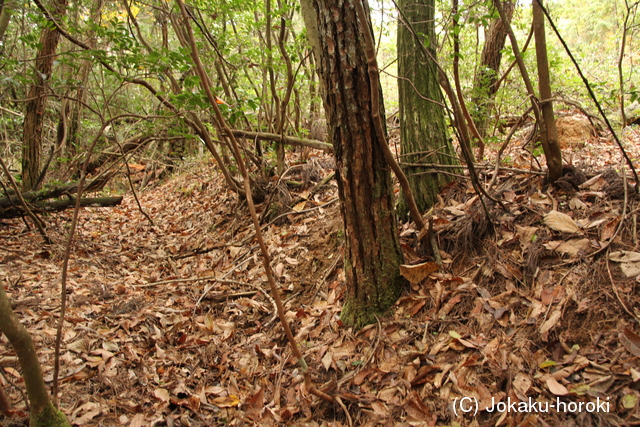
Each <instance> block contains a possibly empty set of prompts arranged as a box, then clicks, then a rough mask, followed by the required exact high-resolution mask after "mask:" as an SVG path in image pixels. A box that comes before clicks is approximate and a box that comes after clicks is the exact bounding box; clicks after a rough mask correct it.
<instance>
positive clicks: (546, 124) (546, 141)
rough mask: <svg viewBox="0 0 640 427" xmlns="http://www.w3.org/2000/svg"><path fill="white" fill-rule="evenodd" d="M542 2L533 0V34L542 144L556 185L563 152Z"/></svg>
mask: <svg viewBox="0 0 640 427" xmlns="http://www.w3.org/2000/svg"><path fill="white" fill-rule="evenodd" d="M540 2H541V0H533V2H532V3H531V7H532V9H533V34H534V36H535V40H536V60H537V63H538V84H539V90H540V101H541V104H542V105H541V107H540V110H541V113H542V122H541V123H540V143H541V144H542V148H543V149H544V154H545V157H546V159H547V167H548V168H549V176H548V180H549V182H550V183H552V184H553V183H554V182H555V181H556V180H557V179H558V178H560V177H561V176H562V151H560V144H559V143H558V131H557V129H556V122H555V119H554V116H553V103H552V102H551V101H547V102H545V100H547V99H551V79H550V78H549V61H548V60H547V40H546V37H545V34H544V12H543V11H542V8H540Z"/></svg>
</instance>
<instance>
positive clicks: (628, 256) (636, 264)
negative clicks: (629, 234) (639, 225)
mask: <svg viewBox="0 0 640 427" xmlns="http://www.w3.org/2000/svg"><path fill="white" fill-rule="evenodd" d="M609 259H610V260H611V261H614V262H619V263H620V269H621V270H622V273H623V274H624V275H625V276H627V277H635V276H637V275H638V274H640V253H638V252H627V251H616V252H611V253H610V254H609Z"/></svg>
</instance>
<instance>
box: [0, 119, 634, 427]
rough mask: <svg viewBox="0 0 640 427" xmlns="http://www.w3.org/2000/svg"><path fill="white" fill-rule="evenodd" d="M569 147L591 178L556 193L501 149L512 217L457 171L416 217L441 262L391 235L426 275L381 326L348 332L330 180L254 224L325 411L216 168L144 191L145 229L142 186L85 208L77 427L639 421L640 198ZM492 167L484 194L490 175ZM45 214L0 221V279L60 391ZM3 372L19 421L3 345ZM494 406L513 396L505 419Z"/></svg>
mask: <svg viewBox="0 0 640 427" xmlns="http://www.w3.org/2000/svg"><path fill="white" fill-rule="evenodd" d="M627 141H629V143H628V148H629V153H630V156H631V158H632V159H634V161H636V165H637V162H638V159H640V145H639V144H640V143H639V141H640V138H639V137H638V136H637V135H636V134H635V133H633V132H630V133H628V135H627ZM564 154H565V159H566V160H571V163H572V164H573V165H574V166H576V167H578V168H579V169H580V170H582V172H584V174H585V175H586V178H587V179H589V178H590V179H589V180H588V181H587V182H586V183H583V184H582V185H581V186H580V188H579V189H577V190H576V189H574V188H571V187H572V184H573V183H574V181H572V180H573V179H574V178H575V176H574V175H580V174H579V173H578V172H575V171H571V172H572V176H570V177H569V178H567V179H566V180H567V181H568V183H567V185H565V186H564V187H562V188H560V189H557V188H547V187H546V186H545V185H544V183H543V177H542V176H540V175H535V174H530V173H524V172H519V171H517V170H515V169H529V167H530V166H531V159H530V156H528V155H527V153H526V152H525V151H524V150H522V148H521V147H520V146H519V145H518V142H517V141H515V142H514V143H512V145H511V147H510V148H509V149H508V151H507V152H506V153H505V154H504V156H505V157H506V156H508V158H509V164H508V165H505V166H509V167H510V168H512V169H511V170H503V171H501V172H500V174H499V177H498V179H497V181H496V183H495V185H494V186H493V189H492V191H491V194H492V195H493V196H494V197H496V199H497V200H499V201H500V202H501V203H502V204H503V205H504V209H503V208H501V207H500V206H499V205H498V204H495V203H493V202H488V203H487V207H488V210H489V212H490V214H491V220H492V224H490V223H489V222H488V221H487V218H486V216H485V213H484V210H483V209H482V207H481V204H480V202H479V199H478V197H477V196H476V195H475V193H474V192H473V190H472V188H471V185H470V183H469V181H468V180H467V179H459V180H457V181H455V182H454V183H453V184H451V185H449V186H447V187H446V188H445V189H444V190H443V191H442V193H441V198H440V200H439V203H438V204H436V205H435V206H434V209H433V211H431V212H430V214H429V216H428V217H426V218H427V219H429V220H430V221H431V223H432V224H433V232H434V233H435V236H436V239H437V242H438V245H439V248H440V255H441V258H442V260H443V265H442V268H440V269H438V270H435V268H432V267H433V265H434V264H433V263H429V262H428V260H427V259H425V258H422V257H421V256H420V252H421V248H417V247H416V245H415V241H416V233H415V230H414V229H413V228H412V226H411V224H405V225H403V226H401V228H400V229H399V233H400V236H401V242H402V247H403V250H404V252H405V258H406V262H407V264H415V267H413V269H412V270H413V271H414V273H415V272H416V271H417V273H420V272H422V273H423V275H424V276H426V277H417V278H416V277H411V281H412V283H411V285H410V286H409V285H408V286H407V289H406V292H405V293H404V294H403V296H402V297H401V298H400V300H399V301H398V302H397V304H396V305H395V306H394V307H393V308H392V310H391V311H390V313H389V315H388V316H386V317H384V318H381V319H379V322H378V323H377V324H374V325H369V326H367V327H365V328H363V329H362V330H359V331H354V330H352V329H351V328H348V327H346V326H345V325H343V324H342V323H341V322H340V320H339V315H340V310H341V303H342V296H343V295H344V291H345V283H344V272H343V266H342V252H341V244H342V231H341V218H340V212H339V204H338V201H337V187H336V184H335V181H331V182H330V183H329V184H328V185H326V186H325V187H323V188H322V189H320V190H319V191H317V192H316V193H315V194H311V193H310V191H309V189H310V188H312V187H313V183H311V184H310V185H309V186H308V187H307V188H306V189H305V190H304V191H300V190H298V191H295V192H291V194H290V195H291V197H292V198H291V199H287V197H285V198H284V199H286V203H287V204H290V205H291V206H292V208H291V210H290V212H291V213H290V214H288V215H284V216H283V217H281V218H279V219H277V220H275V221H272V222H270V223H269V222H268V221H265V222H266V223H267V224H268V225H265V226H264V227H263V232H264V233H265V238H266V240H267V244H268V247H269V251H270V254H271V257H272V260H273V264H272V267H273V270H274V272H275V275H276V277H277V279H278V281H279V285H280V289H281V292H282V295H283V300H284V301H285V308H286V311H287V318H288V319H289V322H290V323H291V325H292V328H293V332H294V334H295V335H296V337H297V339H298V343H299V345H300V347H301V349H302V351H303V352H304V355H305V357H306V361H307V363H308V365H309V367H310V371H311V374H312V377H313V381H314V383H315V385H316V386H317V387H318V388H320V389H322V390H325V391H327V392H328V393H330V394H332V395H334V396H338V397H339V398H340V402H341V403H340V404H338V403H336V404H335V405H333V406H332V405H329V404H327V403H324V402H321V401H319V400H318V399H317V398H315V397H313V396H310V395H309V394H308V393H306V391H305V389H304V385H303V379H302V375H301V372H300V368H299V366H298V364H297V361H296V360H295V359H294V358H293V357H292V355H291V351H290V348H289V347H288V344H287V341H286V339H285V337H284V333H283V331H282V327H281V325H280V323H279V321H278V319H277V317H276V316H275V307H274V303H273V300H272V298H271V297H270V296H269V295H268V292H267V289H268V286H267V285H266V284H265V277H264V274H263V267H262V261H261V255H260V253H259V250H258V247H257V244H256V243H255V241H254V239H253V237H254V230H253V228H252V225H251V221H250V218H249V215H248V211H247V208H246V205H245V204H244V203H243V202H242V201H240V200H239V198H238V197H237V195H235V194H233V193H231V192H229V191H227V189H226V187H225V185H224V183H223V180H222V178H221V176H220V175H219V173H218V172H217V171H216V168H215V165H214V164H213V163H212V162H211V161H209V160H206V161H204V160H199V161H191V162H186V163H185V164H184V165H183V166H182V167H181V169H180V170H179V171H177V172H176V173H175V174H174V175H173V176H172V177H171V178H170V179H168V180H165V181H162V182H159V183H156V184H154V186H153V187H150V188H147V189H145V190H144V191H142V192H141V193H140V194H139V197H140V202H141V205H142V207H143V209H144V211H145V212H146V213H147V214H148V215H149V217H150V218H151V219H152V220H153V222H154V225H153V226H152V225H151V224H150V223H149V221H148V220H147V219H146V218H145V216H144V215H143V214H142V213H141V212H140V211H139V209H138V206H137V204H136V202H135V200H134V198H133V197H132V196H131V195H127V196H126V197H125V200H124V202H123V203H122V205H120V206H118V207H115V208H87V209H83V210H82V211H81V213H80V222H79V228H78V230H77V237H76V239H75V241H74V248H73V254H72V257H71V260H70V266H69V278H68V288H67V298H68V309H67V313H66V317H65V327H64V334H63V343H62V350H61V359H60V364H61V375H60V378H61V381H60V388H61V393H60V408H61V409H62V410H63V411H64V412H65V413H66V414H67V415H68V417H69V419H70V420H71V421H72V423H73V424H74V425H80V426H118V425H126V426H211V425H234V426H240V425H282V424H287V425H308V426H314V425H317V426H321V425H332V426H363V425H394V426H397V425H425V426H427V425H460V426H463V425H466V426H479V425H520V426H525V425H526V426H537V425H540V426H544V425H551V426H556V425H564V426H568V425H579V426H591V425H593V426H596V425H598V426H604V425H638V424H639V423H640V405H639V404H638V401H639V399H640V363H639V358H640V336H639V335H638V334H640V329H639V326H638V325H637V324H636V323H638V322H639V320H638V319H639V318H640V297H639V296H638V294H637V292H636V291H637V288H638V286H639V285H640V284H639V282H640V250H639V244H638V231H637V219H638V214H639V213H640V201H639V199H638V198H637V197H636V196H634V195H633V194H632V190H631V189H628V191H625V190H624V188H625V185H624V184H625V182H626V181H627V180H626V179H623V178H621V176H622V175H621V174H618V173H614V172H612V171H611V170H609V172H606V173H604V174H602V172H604V171H606V170H607V169H610V168H613V169H617V170H621V165H622V163H621V161H620V158H621V156H620V153H619V150H618V148H617V146H615V145H614V144H613V143H612V142H611V141H610V140H609V139H608V138H596V137H593V138H592V139H591V140H590V141H589V143H588V144H587V145H586V146H583V147H574V148H573V149H572V148H568V149H566V150H564ZM493 156H495V149H493V150H489V152H488V153H487V158H489V159H493ZM291 160H292V163H294V161H295V159H294V158H292V159H291ZM492 161H493V160H492ZM329 164H330V159H329V158H328V157H322V156H319V157H316V161H315V167H316V169H315V170H314V171H312V172H313V174H316V175H317V178H322V177H326V176H327V175H328V174H329V173H330V172H331V168H330V165H329ZM300 169H302V168H300ZM480 171H481V177H482V179H483V182H484V183H485V184H486V183H488V182H489V180H490V178H491V169H481V170H480ZM313 174H311V175H313ZM311 175H310V174H309V173H307V175H305V176H304V177H299V180H301V181H304V180H305V179H306V178H309V176H311ZM272 184H273V185H275V183H272ZM279 200H280V201H281V202H282V198H279ZM272 202H275V199H273V200H272ZM272 204H273V203H272ZM259 208H260V209H262V210H264V209H265V205H264V204H263V205H261V206H259ZM46 221H47V224H48V228H47V231H48V233H49V235H50V236H51V237H52V239H53V241H54V243H53V244H51V245H44V244H43V243H42V239H41V238H40V237H39V235H38V234H37V233H35V232H33V231H29V230H28V229H26V227H25V224H24V222H22V221H20V220H4V221H2V222H1V223H0V265H1V267H0V281H1V283H2V285H3V286H4V287H5V288H6V289H7V292H8V294H9V297H10V300H11V301H12V306H13V308H14V310H15V313H16V315H17V316H18V317H19V319H20V320H21V321H22V322H23V324H24V325H25V326H27V328H28V330H29V331H30V332H31V334H32V335H33V337H34V340H35V344H36V347H37V351H38V354H39V357H40V361H41V363H42V366H43V370H44V375H45V379H46V381H47V384H48V385H49V386H50V385H51V380H52V378H53V365H54V363H53V356H54V342H55V335H56V324H57V322H58V319H59V315H60V296H59V292H60V274H61V265H62V258H63V253H64V242H65V238H66V235H67V233H68V230H69V226H70V221H71V213H70V212H64V213H60V214H53V215H50V216H48V217H46ZM425 261H427V263H425ZM425 270H426V271H425ZM434 270H435V271H434ZM0 372H1V374H2V375H0V386H1V387H2V389H3V390H4V391H5V393H6V394H7V395H8V396H9V398H10V400H11V404H12V405H13V407H14V408H18V409H21V408H22V409H23V408H24V406H25V400H24V396H23V395H22V390H23V389H24V387H23V386H24V384H23V382H22V379H21V374H20V368H19V364H18V361H17V359H16V357H15V353H14V352H13V350H12V348H11V346H10V345H8V343H7V340H6V338H4V337H2V338H0ZM461 398H470V399H471V400H466V401H465V402H467V403H470V405H468V406H466V404H465V405H462V407H461V406H460V399H461ZM456 399H457V400H456ZM499 402H503V403H507V404H508V403H514V405H512V406H511V407H508V406H507V408H509V409H510V411H504V410H503V411H500V409H505V408H502V407H501V406H500V405H499ZM521 402H527V403H526V404H521ZM532 402H538V403H536V405H534V406H530V405H531V404H532ZM545 402H546V403H548V404H549V406H548V407H547V409H546V411H545V406H544V403H545ZM558 402H561V403H560V407H558V406H557V405H558ZM494 404H496V408H495V410H493V411H489V410H491V409H492V407H493V405H494ZM563 404H566V406H562V405H563ZM516 405H517V406H516ZM523 405H524V406H523ZM527 405H529V406H527ZM552 405H553V406H552ZM463 409H471V412H468V413H463V411H462V410H463ZM476 409H477V411H476ZM536 410H537V411H538V412H536ZM541 411H545V412H541ZM18 415H19V413H18ZM18 422H19V420H14V421H10V420H7V419H5V420H3V419H2V416H0V423H2V425H7V426H9V425H22V424H18ZM10 423H13V424H10Z"/></svg>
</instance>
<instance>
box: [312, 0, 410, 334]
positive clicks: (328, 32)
mask: <svg viewBox="0 0 640 427" xmlns="http://www.w3.org/2000/svg"><path fill="white" fill-rule="evenodd" d="M354 1H359V0H314V2H313V3H314V9H315V11H316V14H317V23H318V34H319V35H320V37H319V43H320V49H319V51H320V58H318V60H317V61H316V63H317V64H318V65H319V74H320V76H321V81H322V84H323V85H324V89H323V91H322V93H323V98H324V107H325V112H326V115H327V122H328V124H329V126H328V127H329V129H330V132H329V139H330V142H331V143H333V146H334V151H335V156H336V178H337V181H338V192H339V196H340V201H341V203H340V207H341V211H342V218H343V221H344V229H345V273H346V279H347V292H346V299H345V304H344V307H343V311H342V320H343V321H344V322H345V323H347V324H350V325H354V326H356V327H360V326H363V325H365V324H367V323H371V322H375V319H376V318H375V316H376V315H382V314H384V313H385V312H386V311H387V310H388V309H389V307H391V305H392V304H393V303H394V302H395V301H396V299H397V298H398V296H399V295H400V293H401V292H402V289H403V284H404V281H403V279H402V278H401V276H400V275H399V271H398V266H399V265H400V264H401V263H402V253H401V251H400V245H399V243H398V236H397V229H396V218H395V214H394V209H393V206H394V200H393V188H392V182H391V175H390V172H389V168H388V165H387V164H386V161H385V158H384V153H383V152H382V148H381V146H380V142H379V141H378V139H377V137H376V131H375V128H374V123H373V120H372V106H371V97H370V93H371V90H370V89H371V85H373V87H374V88H376V90H378V91H380V82H379V81H371V80H370V79H369V75H368V72H367V61H366V54H365V41H364V38H363V34H362V30H361V28H359V26H358V19H357V15H356V11H355V8H354Z"/></svg>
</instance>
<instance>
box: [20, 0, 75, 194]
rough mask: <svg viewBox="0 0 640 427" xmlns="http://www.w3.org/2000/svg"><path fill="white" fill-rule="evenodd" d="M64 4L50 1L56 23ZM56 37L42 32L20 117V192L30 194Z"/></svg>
mask: <svg viewBox="0 0 640 427" xmlns="http://www.w3.org/2000/svg"><path fill="white" fill-rule="evenodd" d="M66 8H67V0H53V1H52V2H51V4H50V5H49V12H50V13H51V15H52V16H53V17H54V18H55V19H58V20H60V19H61V18H62V17H64V15H65V12H66ZM59 38H60V34H59V33H58V30H56V29H54V28H52V27H46V28H44V29H43V30H42V35H41V37H40V45H41V46H40V51H39V52H38V56H37V58H36V63H35V74H34V80H35V81H34V84H33V85H32V86H31V89H29V96H28V99H29V101H28V102H27V106H26V113H25V117H24V128H23V141H22V144H23V145H22V188H23V190H25V191H26V190H34V189H35V188H34V185H35V184H36V183H37V180H38V176H39V175H40V157H41V153H42V126H43V122H44V112H45V111H44V110H45V104H46V97H45V96H44V95H45V91H46V85H47V84H48V82H49V81H50V80H51V70H52V68H53V60H54V59H55V53H56V49H57V47H58V40H59Z"/></svg>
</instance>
